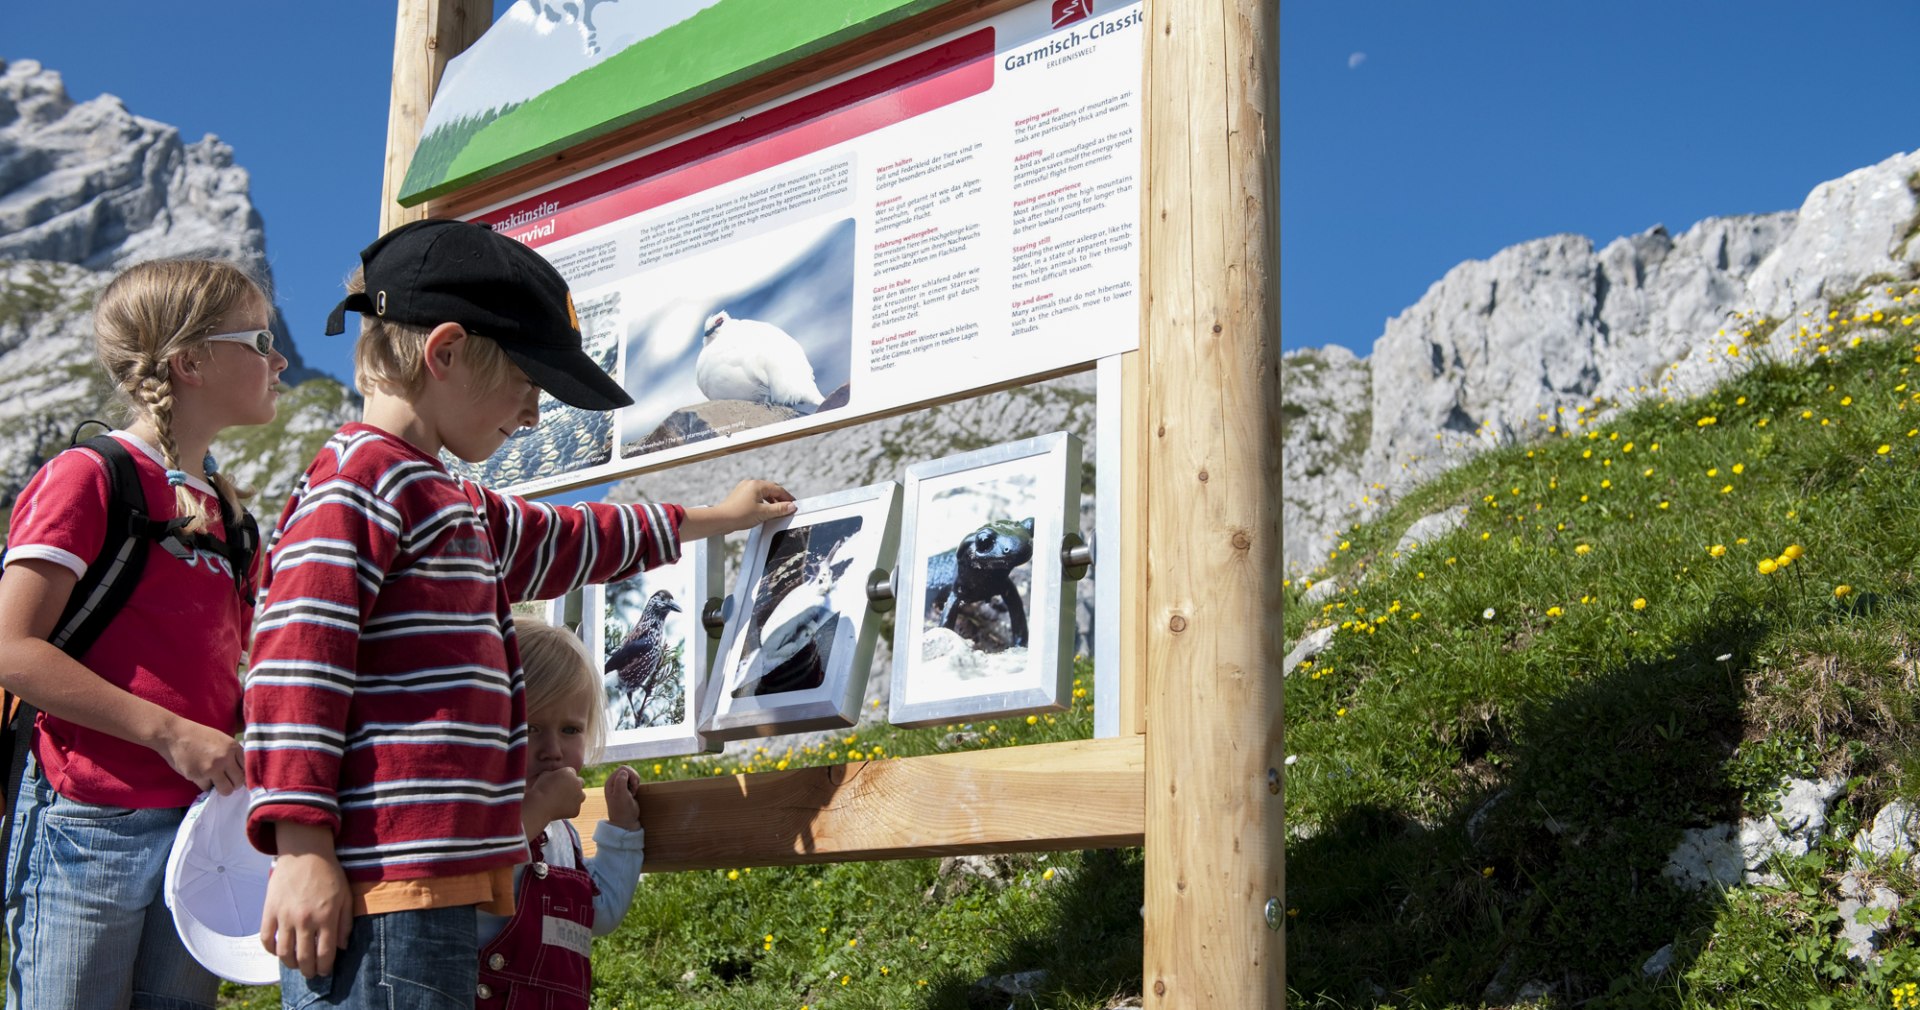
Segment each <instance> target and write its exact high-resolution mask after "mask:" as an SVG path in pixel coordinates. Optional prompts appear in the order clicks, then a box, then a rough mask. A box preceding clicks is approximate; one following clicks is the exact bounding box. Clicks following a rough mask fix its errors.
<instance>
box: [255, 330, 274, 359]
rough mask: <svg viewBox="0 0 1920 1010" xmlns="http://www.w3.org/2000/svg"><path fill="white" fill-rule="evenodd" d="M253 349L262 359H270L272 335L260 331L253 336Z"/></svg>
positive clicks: (271, 354) (265, 331)
mask: <svg viewBox="0 0 1920 1010" xmlns="http://www.w3.org/2000/svg"><path fill="white" fill-rule="evenodd" d="M253 349H254V350H256V351H259V352H260V356H261V357H263V358H270V357H272V356H273V334H272V333H271V332H269V331H267V330H261V331H260V332H258V333H256V334H254V335H253Z"/></svg>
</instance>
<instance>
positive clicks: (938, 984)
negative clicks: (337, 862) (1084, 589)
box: [221, 661, 1142, 1010]
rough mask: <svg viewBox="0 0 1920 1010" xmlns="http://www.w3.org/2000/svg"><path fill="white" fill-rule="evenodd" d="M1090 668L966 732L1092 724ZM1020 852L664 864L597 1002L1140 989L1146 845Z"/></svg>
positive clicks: (229, 994)
mask: <svg viewBox="0 0 1920 1010" xmlns="http://www.w3.org/2000/svg"><path fill="white" fill-rule="evenodd" d="M1079 674H1080V679H1079V682H1080V683H1081V684H1082V685H1084V686H1083V688H1082V689H1083V690H1086V691H1087V693H1085V694H1083V695H1082V696H1081V697H1079V698H1077V699H1075V701H1074V703H1073V706H1072V708H1071V709H1070V710H1069V711H1068V712H1065V713H1062V714H1060V715H1058V716H1054V717H1052V718H1049V717H1045V716H1042V717H1039V718H1037V719H1036V720H1035V722H1034V724H1032V725H1029V724H1028V723H1027V722H1026V721H1025V719H1009V720H1001V721H998V722H994V723H981V724H978V725H973V726H971V727H969V728H968V729H967V730H966V731H964V732H965V739H964V741H963V742H961V743H960V744H959V746H961V747H964V748H981V747H995V746H1011V745H1019V744H1026V743H1045V742H1050V741H1055V740H1068V739H1084V738H1086V737H1089V736H1091V735H1092V723H1093V714H1092V696H1091V692H1090V688H1091V685H1092V683H1093V676H1092V668H1091V666H1089V665H1087V664H1086V663H1085V662H1084V661H1083V662H1082V664H1081V667H1080V669H1079ZM956 731H958V730H957V728H956V729H955V730H948V729H937V728H936V729H926V730H895V729H892V728H890V727H876V728H875V729H874V730H873V731H868V732H860V733H858V734H852V733H849V734H848V737H842V738H840V740H839V742H838V743H837V744H835V745H830V746H823V747H819V748H817V749H815V750H813V751H811V752H806V753H802V752H792V753H788V752H786V751H785V750H776V749H772V748H771V747H769V749H768V752H767V753H764V754H756V755H754V756H753V757H752V759H751V760H750V761H747V762H739V761H728V760H722V759H719V758H717V757H698V758H689V759H685V760H671V761H663V762H659V763H657V764H656V763H651V762H644V763H639V764H636V766H635V767H636V769H637V770H638V771H639V772H640V773H641V776H642V778H644V779H646V780H648V781H663V780H668V779H678V778H690V777H695V776H703V775H719V774H731V773H735V772H749V771H765V770H771V769H774V768H786V767H803V766H807V765H822V764H837V763H839V762H841V761H845V760H849V759H859V758H870V759H882V760H884V759H888V758H894V757H904V756H911V755H914V754H924V753H931V752H935V751H939V750H941V749H942V742H943V741H946V740H947V739H948V738H949V737H950V736H952V735H953V733H954V732H956ZM849 738H851V739H850V740H849ZM767 743H768V744H769V745H771V744H773V743H775V741H767ZM604 772H605V769H599V770H598V773H597V774H589V775H588V778H589V780H590V781H594V782H599V781H604ZM1006 865H1007V866H1008V867H1009V868H1010V870H1011V872H1012V874H1013V882H1012V883H1011V884H1009V885H1008V886H1006V887H1005V888H1003V889H996V888H991V887H981V886H976V887H973V888H971V889H968V888H964V887H951V886H945V885H943V886H942V890H941V891H939V892H938V893H937V894H936V896H934V897H932V898H929V897H928V896H927V891H928V889H929V888H930V887H933V886H934V885H935V884H936V873H935V870H936V867H937V866H938V861H937V860H902V861H895V862H884V863H841V864H834V865H826V866H805V867H791V868H766V867H762V868H760V869H747V868H744V867H743V868H740V869H737V870H731V871H709V872H695V873H672V874H656V875H650V876H648V877H646V878H645V879H644V880H643V881H642V882H641V885H640V889H639V891H638V893H637V894H636V895H635V897H634V903H633V909H632V911H631V912H629V914H628V915H627V919H626V922H625V923H624V924H623V925H622V926H621V927H620V929H619V930H618V931H616V932H615V933H613V934H612V935H610V936H607V937H603V938H601V939H599V940H596V941H595V943H594V958H593V961H594V985H595V990H594V1001H593V1005H594V1006H595V1007H620V1008H626V1010H635V1008H645V1007H658V1008H669V1007H671V1008H676V1010H734V1008H739V1010H748V1008H751V1010H798V1008H800V1007H802V1006H808V1007H811V1008H816V1010H818V1008H844V1010H863V1008H865V1010H906V1008H913V1010H936V1008H950V1010H965V1008H966V1007H967V987H968V986H969V985H971V984H972V983H973V981H974V980H976V979H979V978H982V977H984V976H988V975H999V974H1006V973H1010V972H1016V971H1027V970H1031V969H1035V968H1044V969H1048V970H1049V971H1051V972H1052V973H1053V982H1052V984H1051V986H1050V989H1049V991H1048V992H1047V994H1046V995H1045V996H1044V998H1043V999H1042V1000H1041V1001H1040V1002H1039V1003H1038V1004H1036V1005H1037V1006H1038V1007H1042V1008H1058V1010H1098V1008H1101V1007H1104V1006H1106V1005H1107V1004H1108V1003H1109V1001H1110V999H1111V997H1113V996H1114V995H1116V994H1118V993H1122V992H1126V993H1138V992H1139V991H1140V950H1141V946H1140V944H1141V936H1140V912H1139V908H1140V902H1141V868H1142V864H1141V859H1140V852H1139V850H1137V849H1136V850H1125V851H1116V852H1069V853H1055V854H1053V855H1051V856H1010V857H1006ZM769 937H771V939H768V938H769ZM278 1000H279V991H278V989H277V988H275V987H268V988H258V989H243V988H239V987H235V986H228V987H227V990H226V992H225V994H224V997H223V999H222V1001H221V1006H222V1007H224V1008H229V1010H232V1008H238V1007H246V1008H259V1010H264V1008H269V1007H277V1006H279V1002H278Z"/></svg>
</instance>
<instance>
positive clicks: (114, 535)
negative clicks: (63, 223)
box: [0, 421, 260, 853]
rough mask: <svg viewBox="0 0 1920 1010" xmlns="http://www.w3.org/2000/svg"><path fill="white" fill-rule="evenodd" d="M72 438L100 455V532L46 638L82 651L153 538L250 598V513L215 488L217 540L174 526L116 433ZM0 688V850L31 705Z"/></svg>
mask: <svg viewBox="0 0 1920 1010" xmlns="http://www.w3.org/2000/svg"><path fill="white" fill-rule="evenodd" d="M89 424H100V422H99V421H87V422H84V423H82V424H81V425H80V427H81V428H83V429H84V428H85V427H86V426H87V425H89ZM101 426H102V427H105V425H101ZM74 439H75V441H74V442H73V444H74V445H76V446H79V447H81V448H84V449H86V450H88V451H90V452H92V453H93V454H95V455H97V456H99V457H100V458H101V459H103V460H105V461H106V464H107V488H108V490H107V532H106V539H105V541H104V542H103V543H102V544H101V545H100V553H99V554H98V555H96V556H95V557H94V559H93V563H92V564H90V565H88V566H87V571H86V574H84V575H82V576H81V577H80V580H79V581H78V582H76V583H74V586H73V594H72V595H71V596H69V597H68V598H67V606H66V609H65V610H63V611H62V612H61V614H60V620H59V621H57V622H55V624H54V628H53V634H51V635H49V636H48V637H47V640H48V641H49V642H52V643H53V644H54V646H56V647H57V648H59V649H60V651H62V652H65V653H66V654H67V655H69V656H72V657H73V658H74V659H75V660H76V661H77V660H79V659H80V657H82V656H84V655H86V654H87V650H88V649H91V648H93V643H94V642H95V641H98V640H99V638H100V634H101V632H103V631H105V630H106V628H107V623H108V622H109V621H111V620H113V618H114V616H115V615H117V614H118V613H119V612H120V608H122V607H124V606H126V603H127V599H128V598H129V597H131V596H132V595H133V589H134V587H135V586H137V585H139V584H140V576H141V574H142V573H143V572H144V571H145V569H146V566H147V553H148V552H147V550H146V547H147V545H148V544H149V543H152V542H158V543H159V544H160V545H161V546H162V547H163V548H165V549H166V550H167V552H168V553H170V554H173V555H174V556H175V557H180V558H187V557H191V556H192V552H193V551H195V550H202V551H207V552H209V553H213V554H217V555H219V556H220V557H222V558H225V559H226V561H227V564H228V565H229V566H230V567H231V568H232V570H233V583H234V585H233V588H234V591H235V592H237V593H239V594H240V599H241V601H242V602H245V603H251V602H252V597H253V584H252V578H253V561H254V556H255V554H256V553H257V552H258V550H259V546H260V531H259V527H258V526H257V525H256V524H255V522H254V518H253V515H252V514H251V513H249V512H246V511H244V510H243V511H241V512H240V514H239V515H238V516H235V515H234V508H233V506H232V504H230V503H229V502H228V501H227V499H226V496H225V495H220V496H217V497H219V499H220V525H221V526H222V527H223V528H224V530H225V532H226V536H227V539H226V540H225V541H224V542H223V541H221V540H220V539H219V538H217V537H213V536H209V535H208V534H205V533H182V532H181V530H182V529H183V528H184V527H185V526H186V525H187V523H188V522H190V521H191V520H189V519H186V518H178V519H168V520H161V519H155V518H153V517H152V516H151V515H150V514H149V513H148V511H147V495H146V492H145V491H144V490H143V489H142V488H141V486H140V472H139V471H138V470H137V469H135V467H134V461H133V454H132V453H131V452H129V451H128V450H127V447H126V446H125V445H123V444H122V443H121V442H120V440H119V439H117V438H114V437H113V436H112V435H95V436H93V437H92V438H90V439H87V440H86V441H84V442H82V441H79V431H78V430H76V431H75V432H74ZM0 696H3V697H4V709H0V711H4V712H5V721H4V723H0V757H5V758H6V759H7V760H8V765H7V772H6V778H5V780H4V781H0V789H4V795H0V802H4V803H5V806H4V808H0V820H3V821H4V824H3V826H0V853H5V852H6V851H7V842H8V838H7V835H8V834H9V833H10V832H11V828H12V824H11V820H12V813H13V803H14V798H15V797H16V796H17V795H18V794H19V788H20V779H21V776H22V774H23V773H24V771H25V769H26V755H27V751H28V749H29V746H30V741H31V740H32V738H33V724H34V717H35V716H36V715H38V711H37V710H36V709H34V707H33V706H31V705H27V704H24V703H22V702H21V700H20V699H19V698H18V697H16V696H15V695H14V694H13V693H12V692H10V691H8V692H0Z"/></svg>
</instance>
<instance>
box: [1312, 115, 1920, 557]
mask: <svg viewBox="0 0 1920 1010" xmlns="http://www.w3.org/2000/svg"><path fill="white" fill-rule="evenodd" d="M1916 188H1920V152H1914V153H1909V154H1899V155H1895V156H1893V157H1891V158H1888V159H1887V160H1885V161H1883V162H1881V163H1879V164H1877V165H1872V166H1869V167H1866V168H1862V169H1860V170H1858V171H1855V172H1851V173H1848V174H1847V175H1846V176H1843V177H1842V178H1839V179H1835V180H1833V181H1830V182H1826V183H1822V184H1821V185H1820V186H1818V187H1815V189H1814V190H1813V191H1812V192H1811V193H1810V194H1809V195H1808V197H1807V199H1806V200H1805V201H1804V203H1803V204H1802V206H1801V207H1800V208H1799V209H1798V210H1797V211H1783V212H1780V213H1774V214H1761V215H1745V216H1734V217H1720V218H1708V219H1707V220H1704V221H1701V222H1699V223H1698V224H1695V225H1694V226H1693V227H1691V228H1688V229H1687V230H1685V231H1683V232H1681V233H1679V234H1678V235H1675V234H1672V233H1670V232H1669V231H1668V230H1667V229H1666V228H1664V227H1658V226H1656V227H1654V228H1651V229H1649V230H1647V231H1644V232H1641V233H1640V234H1638V235H1631V236H1626V237H1623V238H1618V239H1615V240H1613V241H1612V242H1610V243H1608V244H1607V245H1605V246H1604V247H1601V248H1598V249H1596V248H1595V247H1594V244H1593V242H1592V241H1591V240H1589V239H1587V238H1585V237H1582V236H1577V235H1556V236H1550V237H1547V238H1541V239H1536V240H1533V241H1531V242H1524V243H1521V244H1519V245H1516V246H1512V247H1510V248H1507V249H1503V250H1501V251H1500V252H1498V253H1496V254H1494V255H1493V256H1492V257H1491V258H1489V259H1486V260H1471V261H1468V262H1465V263H1461V264H1459V265H1458V266H1455V267H1454V268H1453V269H1452V270H1449V271H1448V272H1447V273H1446V275H1445V276H1444V277H1442V278H1441V279H1440V280H1438V281H1436V282H1435V283H1434V285H1433V286H1432V287H1431V288H1429V289H1428V290H1427V293H1426V294H1425V295H1424V296H1422V297H1421V299H1420V300H1419V301H1417V302H1415V303H1414V304H1413V305H1411V306H1409V307H1408V308H1407V309H1406V310H1405V311H1403V312H1401V313H1400V314H1399V315H1398V316H1395V317H1394V318H1392V319H1390V320H1388V321H1387V323H1386V328H1385V330H1384V332H1383V333H1382V334H1381V336H1380V337H1379V339H1377V340H1376V341H1374V345H1373V351H1372V353H1371V354H1370V355H1368V356H1367V357H1366V358H1364V359H1362V358H1355V357H1354V356H1353V355H1352V354H1351V353H1349V352H1347V351H1345V350H1344V349H1341V348H1337V347H1328V348H1321V349H1315V350H1304V351H1294V352H1291V353H1288V354H1286V355H1283V356H1282V358H1281V399H1282V404H1281V410H1282V435H1283V441H1284V446H1283V451H1282V458H1281V466H1282V473H1283V477H1282V480H1283V489H1282V496H1283V500H1284V506H1285V512H1284V518H1283V525H1282V529H1283V533H1284V540H1285V543H1284V551H1285V556H1286V559H1287V567H1288V569H1289V570H1290V571H1292V572H1295V573H1300V572H1306V571H1311V570H1312V569H1313V568H1315V567H1316V566H1317V565H1318V564H1320V562H1321V561H1322V560H1324V559H1325V558H1326V556H1327V551H1328V549H1329V548H1330V546H1331V544H1332V543H1333V542H1335V541H1336V540H1337V537H1336V536H1335V534H1336V531H1339V530H1342V529H1345V528H1348V527H1350V526H1351V525H1352V524H1353V523H1355V522H1357V521H1361V520H1364V519H1366V518H1369V517H1371V516H1372V515H1375V514H1377V513H1378V512H1379V511H1380V509H1381V508H1382V506H1383V504H1384V502H1385V501H1386V500H1390V498H1391V496H1392V494H1393V493H1394V492H1395V491H1396V490H1399V489H1401V488H1404V487H1406V486H1408V485H1410V484H1412V483H1413V482H1415V481H1417V480H1420V479H1422V478H1424V477H1427V476H1431V475H1432V474H1435V473H1437V472H1439V471H1440V470H1442V469H1445V468H1446V467H1448V466H1451V465H1453V464H1455V463H1457V462H1459V461H1460V460H1462V459H1464V458H1466V457H1468V456H1471V455H1472V454H1474V453H1476V452H1479V451H1481V450H1483V449H1485V448H1487V447H1490V446H1493V445H1497V444H1500V443H1502V442H1504V441H1507V440H1510V439H1513V438H1516V437H1524V436H1526V435H1527V434H1528V433H1530V432H1533V433H1543V432H1544V429H1545V428H1546V426H1547V425H1548V424H1554V423H1559V424H1565V423H1567V422H1568V421H1569V420H1571V419H1574V418H1577V417H1579V416H1580V414H1579V412H1580V411H1582V410H1592V409H1593V408H1594V405H1595V403H1596V400H1603V401H1612V400H1632V399H1634V398H1636V397H1638V396H1644V395H1665V394H1666V393H1668V392H1671V393H1675V394H1682V395H1684V394H1685V393H1688V392H1692V391H1698V390H1700V389H1703V388H1705V386H1706V385H1708V384H1710V383H1711V382H1713V381H1717V380H1718V379H1719V378H1722V377H1724V376H1725V375H1726V374H1728V373H1729V372H1730V371H1732V370H1733V369H1737V368H1738V367H1743V365H1744V362H1745V361H1746V360H1750V359H1751V356H1750V355H1749V356H1746V357H1744V358H1741V359H1735V360H1733V361H1731V362H1730V361H1729V360H1728V359H1727V358H1726V357H1725V356H1724V354H1723V350H1724V347H1725V345H1726V344H1727V343H1729V342H1730V339H1731V338H1732V337H1734V336H1737V335H1738V333H1739V331H1740V330H1741V329H1748V330H1753V329H1754V328H1755V327H1756V326H1757V325H1758V321H1759V320H1760V319H1761V318H1762V317H1764V318H1766V319H1770V320H1772V321H1774V322H1775V323H1778V322H1781V321H1785V320H1788V319H1790V318H1795V319H1797V317H1798V314H1799V313H1800V312H1812V311H1814V310H1816V309H1818V310H1820V314H1821V315H1824V309H1825V305H1826V301H1825V300H1826V299H1829V298H1831V297H1833V296H1834V295H1836V294H1838V293H1844V292H1850V291H1853V290H1855V289H1857V287H1858V286H1859V285H1860V283H1861V282H1862V281H1865V280H1867V279H1869V278H1875V277H1883V276H1884V277H1890V278H1894V279H1898V280H1906V279H1910V278H1912V277H1913V276H1914V275H1915V271H1916V267H1917V265H1920V239H1916V237H1915V228H1914V225H1915V221H1916V211H1920V201H1916V197H1915V192H1916ZM1739 312H1749V313H1751V314H1750V315H1748V316H1744V317H1742V316H1736V315H1735V313H1739ZM1766 335H1767V333H1766V332H1765V328H1764V327H1762V328H1761V331H1760V332H1758V336H1760V337H1763V338H1764V337H1765V336H1766ZM1663 387H1665V388H1664V389H1663ZM1562 411H1564V414H1562V413H1561V412H1562ZM1542 414H1545V415H1546V417H1547V420H1545V421H1542V420H1541V419H1540V415H1542ZM1436 436H1438V438H1436Z"/></svg>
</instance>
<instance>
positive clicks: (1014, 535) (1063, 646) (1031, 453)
mask: <svg viewBox="0 0 1920 1010" xmlns="http://www.w3.org/2000/svg"><path fill="white" fill-rule="evenodd" d="M1079 471H1080V441H1079V439H1077V438H1075V437H1074V436H1073V435H1071V434H1069V433H1066V432H1056V433H1054V434H1051V435H1043V436H1040V437H1039V438H1032V439H1027V440H1025V441H1022V442H1015V443H1010V444H1007V445H1001V446H995V447H993V448H989V449H982V450H979V451H976V452H970V453H964V454H962V455H958V456H950V457H948V458H946V459H941V460H935V461H932V462H927V463H919V464H915V465H914V466H911V467H908V468H907V488H906V500H907V517H906V535H905V538H904V540H903V547H904V550H903V551H902V555H901V556H902V559H903V560H902V562H901V572H900V600H901V605H900V611H899V616H898V617H897V618H896V620H895V625H894V626H895V634H894V654H893V684H892V700H891V704H890V708H889V712H888V717H889V720H890V721H891V722H893V723H894V724H895V725H900V726H926V725H933V724H937V723H942V722H950V721H952V720H955V719H962V718H982V717H988V716H1001V715H1022V714H1026V713H1029V712H1041V711H1054V710H1059V709H1062V708H1065V707H1066V702H1067V698H1068V685H1069V683H1070V681H1071V679H1072V667H1071V665H1070V662H1069V656H1068V653H1069V651H1070V650H1071V648H1072V644H1073V623H1072V622H1073V608H1072V606H1071V602H1070V601H1071V596H1070V591H1069V583H1067V582H1066V581H1065V579H1064V578H1063V577H1062V566H1061V561H1060V548H1061V541H1062V539H1063V537H1064V536H1065V534H1067V533H1069V532H1074V526H1075V525H1076V523H1077V519H1078V516H1079V508H1078V498H1079V489H1080V488H1079Z"/></svg>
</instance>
